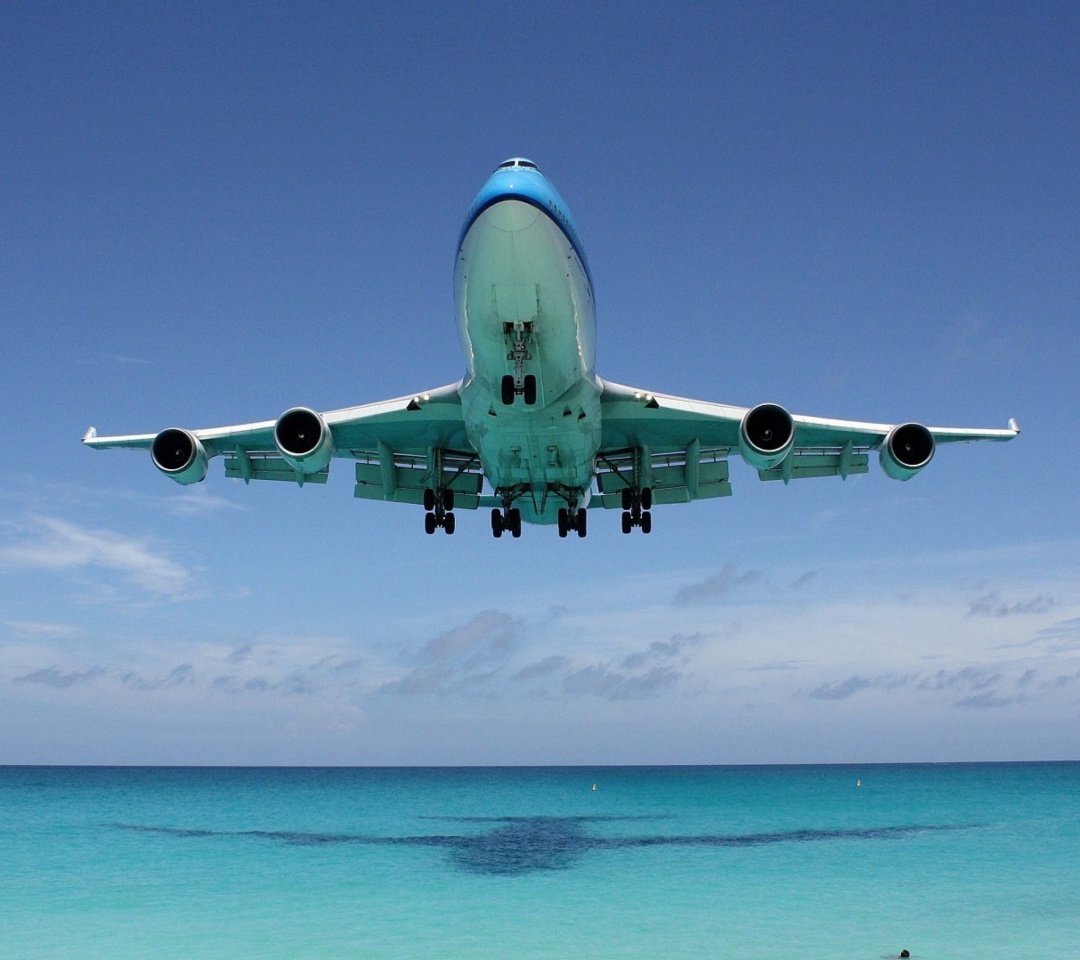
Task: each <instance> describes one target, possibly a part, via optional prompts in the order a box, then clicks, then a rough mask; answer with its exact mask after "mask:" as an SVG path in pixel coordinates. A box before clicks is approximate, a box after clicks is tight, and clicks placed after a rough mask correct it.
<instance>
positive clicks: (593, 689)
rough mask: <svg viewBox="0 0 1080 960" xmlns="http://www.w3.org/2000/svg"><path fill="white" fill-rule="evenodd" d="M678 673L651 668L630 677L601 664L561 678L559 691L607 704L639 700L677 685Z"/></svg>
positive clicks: (630, 674)
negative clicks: (597, 699)
mask: <svg viewBox="0 0 1080 960" xmlns="http://www.w3.org/2000/svg"><path fill="white" fill-rule="evenodd" d="M680 677H681V673H680V672H679V671H678V670H675V669H674V668H672V667H667V666H660V665H657V666H654V667H652V668H651V669H650V670H647V671H645V672H643V673H630V672H627V671H623V670H618V669H614V668H612V667H609V666H605V665H603V664H594V665H592V666H589V667H582V668H581V669H580V670H574V671H572V672H571V673H568V674H567V675H566V676H565V677H563V684H562V686H563V690H564V691H565V692H566V693H568V694H571V695H574V696H581V695H583V694H585V695H589V696H594V697H606V698H607V699H609V700H640V699H642V698H644V697H648V696H652V695H653V694H655V693H657V692H658V691H660V690H662V689H664V688H665V687H670V686H672V685H673V684H675V683H677V682H678V680H679V678H680Z"/></svg>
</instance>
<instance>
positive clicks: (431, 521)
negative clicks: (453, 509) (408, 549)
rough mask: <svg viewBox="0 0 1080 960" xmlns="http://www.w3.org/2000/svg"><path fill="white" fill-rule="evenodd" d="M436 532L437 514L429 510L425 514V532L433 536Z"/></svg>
mask: <svg viewBox="0 0 1080 960" xmlns="http://www.w3.org/2000/svg"><path fill="white" fill-rule="evenodd" d="M434 532H435V514H433V513H432V512H431V511H428V512H427V513H425V514H424V533H426V534H427V535H428V536H431V534H433V533H434Z"/></svg>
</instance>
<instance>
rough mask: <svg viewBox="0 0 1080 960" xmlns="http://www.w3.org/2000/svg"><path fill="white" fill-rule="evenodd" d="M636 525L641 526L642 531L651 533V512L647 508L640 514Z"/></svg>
mask: <svg viewBox="0 0 1080 960" xmlns="http://www.w3.org/2000/svg"><path fill="white" fill-rule="evenodd" d="M638 525H639V526H640V527H641V532H642V533H652V514H651V513H649V511H648V510H646V511H645V512H644V513H643V514H642V515H641V521H640V522H639V524H638Z"/></svg>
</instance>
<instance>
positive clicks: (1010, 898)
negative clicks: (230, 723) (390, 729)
mask: <svg viewBox="0 0 1080 960" xmlns="http://www.w3.org/2000/svg"><path fill="white" fill-rule="evenodd" d="M859 781H861V786H859V785H857V784H858V782H859ZM594 784H595V786H596V789H595V790H594V789H592V787H593V785H594ZM0 867H2V868H3V869H2V870H0V958H8V957H20V958H22V957H26V958H30V957H33V958H43V960H44V958H72V957H80V958H81V957H88V956H109V957H112V958H117V960H126V958H129V957H150V956H153V957H155V958H172V957H176V958H180V957H183V958H226V957H227V958H234V960H235V958H248V957H250V958H255V957H259V958H277V957H281V958H285V957H288V958H300V960H307V958H316V957H318V958H328V957H335V958H343V957H344V958H349V957H357V958H360V957H363V958H385V960H397V958H406V957H407V958H410V960H416V958H425V957H432V958H435V957H438V958H457V957H461V958H466V957H468V958H489V957H491V958H494V957H514V958H532V957H549V958H550V957H564V956H565V957H590V958H646V957H648V958H653V957H665V958H683V957H695V958H696V957H717V956H729V957H739V958H762V960H766V958H768V960H772V958H787V957H795V956H799V957H803V956H813V957H816V958H832V957H836V958H841V957H843V958H863V957H865V958H874V960H877V958H880V957H883V956H891V955H895V954H897V953H898V952H899V951H900V950H901V949H902V948H907V949H909V950H910V951H911V954H912V957H913V958H915V960H925V958H934V957H941V958H956V960H963V958H967V957H972V958H974V957H978V958H980V960H986V958H993V957H1002V958H1005V957H1008V958H1010V960H1026V958H1029V957H1030V958H1034V957H1040V958H1041V957H1047V956H1064V955H1066V954H1068V953H1071V952H1072V951H1074V950H1075V948H1076V946H1077V944H1080V764H963V765H926V766H922V765H911V766H907V765H905V766H863V767H853V766H807V767H633V768H595V769H593V768H500V769H457V768H454V769H328V770H324V769H250V768H240V769H228V768H183V769H175V768H31V767H7V768H0Z"/></svg>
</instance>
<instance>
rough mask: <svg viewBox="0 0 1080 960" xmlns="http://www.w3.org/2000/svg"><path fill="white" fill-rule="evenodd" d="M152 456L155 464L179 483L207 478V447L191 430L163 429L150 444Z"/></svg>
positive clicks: (194, 481) (195, 481)
mask: <svg viewBox="0 0 1080 960" xmlns="http://www.w3.org/2000/svg"><path fill="white" fill-rule="evenodd" d="M150 456H151V458H152V459H153V461H154V466H155V467H157V468H158V469H159V470H160V471H161V472H162V473H163V474H165V476H167V477H171V478H172V479H173V480H175V481H176V482H177V483H182V484H184V485H185V486H186V485H187V484H189V483H199V482H201V481H202V480H204V479H205V478H206V465H207V459H208V458H207V456H206V448H205V447H203V445H202V444H201V443H200V442H199V438H198V437H196V436H195V434H193V433H191V432H190V431H189V430H181V429H180V428H179V427H170V428H169V429H168V430H162V431H161V433H159V434H158V435H157V436H156V437H154V442H153V443H152V444H150Z"/></svg>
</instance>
